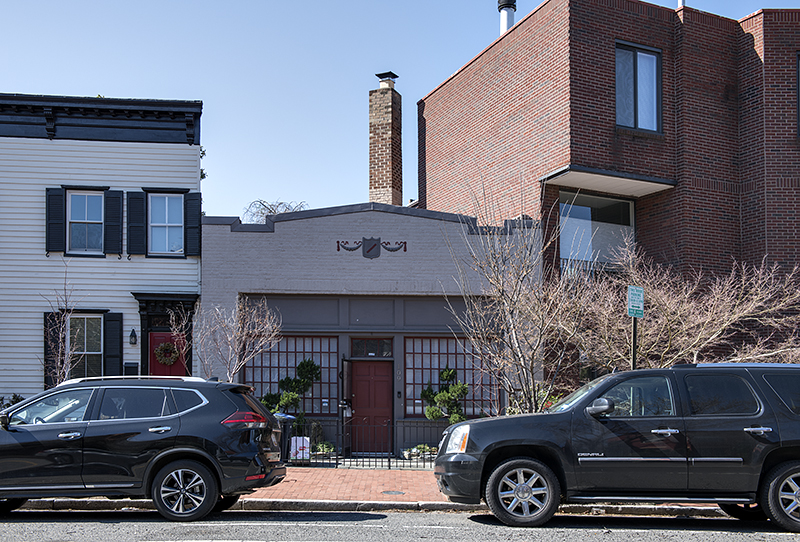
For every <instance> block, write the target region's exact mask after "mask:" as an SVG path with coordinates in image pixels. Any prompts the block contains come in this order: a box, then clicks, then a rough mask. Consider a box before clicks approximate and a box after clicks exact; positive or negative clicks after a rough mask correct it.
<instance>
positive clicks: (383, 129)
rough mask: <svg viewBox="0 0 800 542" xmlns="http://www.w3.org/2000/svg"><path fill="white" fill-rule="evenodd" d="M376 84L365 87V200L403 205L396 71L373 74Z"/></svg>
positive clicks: (399, 107)
mask: <svg viewBox="0 0 800 542" xmlns="http://www.w3.org/2000/svg"><path fill="white" fill-rule="evenodd" d="M376 75H377V76H378V79H380V88H377V89H375V90H370V91H369V201H370V202H375V203H387V204H389V205H403V152H402V148H401V135H402V134H401V115H400V110H401V103H400V94H399V93H398V92H397V91H396V90H395V89H394V80H395V79H397V75H395V74H393V73H392V72H385V73H378V74H376Z"/></svg>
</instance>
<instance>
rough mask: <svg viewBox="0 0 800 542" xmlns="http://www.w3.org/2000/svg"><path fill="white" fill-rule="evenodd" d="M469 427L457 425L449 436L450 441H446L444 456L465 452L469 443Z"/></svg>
mask: <svg viewBox="0 0 800 542" xmlns="http://www.w3.org/2000/svg"><path fill="white" fill-rule="evenodd" d="M469 427H470V426H469V425H459V426H458V427H456V428H455V429H453V432H452V433H451V434H450V440H448V441H447V450H445V453H446V454H463V453H464V452H466V451H467V442H469Z"/></svg>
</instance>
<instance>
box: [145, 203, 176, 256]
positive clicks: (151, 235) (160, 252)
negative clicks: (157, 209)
mask: <svg viewBox="0 0 800 542" xmlns="http://www.w3.org/2000/svg"><path fill="white" fill-rule="evenodd" d="M154 198H164V203H165V205H164V208H165V213H166V222H154V221H153V216H152V210H153V199H154ZM172 198H175V199H179V200H180V209H181V220H180V224H177V223H174V222H170V216H169V200H170V199H172ZM185 214H186V211H185V209H184V199H183V194H164V193H152V194H147V253H148V254H158V255H172V256H182V255H183V254H184V253H185V251H186V237H185V233H186V216H185ZM154 228H166V233H167V237H166V240H165V245H167V243H168V242H169V232H170V230H176V229H180V240H181V248H180V250H169V246H167V247H166V248H167V250H155V249H154V248H153V242H154V240H155V238H156V236H155V234H154V233H153V230H154Z"/></svg>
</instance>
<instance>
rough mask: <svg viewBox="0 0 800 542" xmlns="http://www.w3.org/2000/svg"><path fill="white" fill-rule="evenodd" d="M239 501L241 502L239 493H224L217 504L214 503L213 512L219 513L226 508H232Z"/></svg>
mask: <svg viewBox="0 0 800 542" xmlns="http://www.w3.org/2000/svg"><path fill="white" fill-rule="evenodd" d="M237 502H239V495H223V496H221V497H220V498H219V499H218V500H217V504H215V505H214V508H213V509H212V510H211V512H212V513H214V514H217V513H219V512H224V511H225V510H230V508H231V507H232V506H233V505H234V504H236V503H237Z"/></svg>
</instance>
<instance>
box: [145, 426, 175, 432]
mask: <svg viewBox="0 0 800 542" xmlns="http://www.w3.org/2000/svg"><path fill="white" fill-rule="evenodd" d="M171 430H172V427H170V426H168V425H162V426H159V427H151V428H150V429H148V431H150V432H151V433H166V432H167V431H171Z"/></svg>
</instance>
